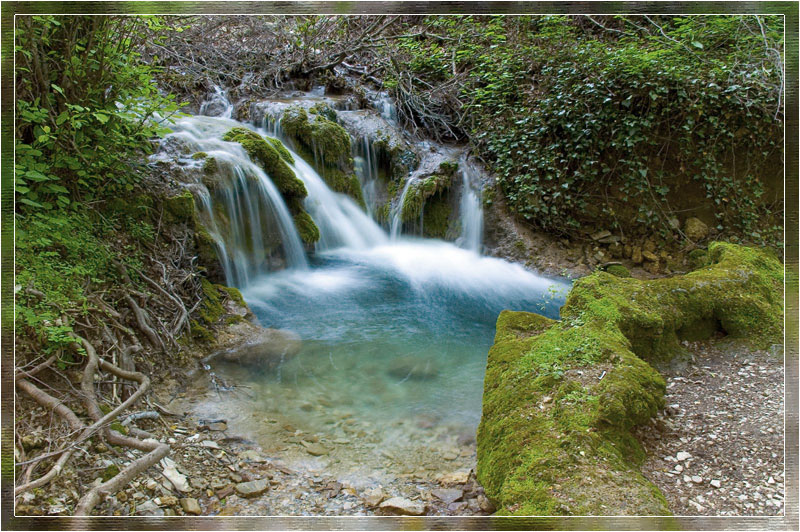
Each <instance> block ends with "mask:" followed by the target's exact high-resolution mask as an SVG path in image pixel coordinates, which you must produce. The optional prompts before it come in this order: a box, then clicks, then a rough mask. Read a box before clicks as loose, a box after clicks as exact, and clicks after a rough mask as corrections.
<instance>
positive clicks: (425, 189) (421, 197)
mask: <svg viewBox="0 0 800 532" xmlns="http://www.w3.org/2000/svg"><path fill="white" fill-rule="evenodd" d="M452 182H453V176H452V175H447V174H435V175H431V176H428V177H426V178H425V179H420V180H418V181H416V182H414V183H412V184H411V185H410V186H409V188H408V191H407V192H406V196H405V198H404V199H403V221H404V222H411V221H414V220H416V219H418V218H419V214H420V212H421V211H422V208H423V205H425V203H426V202H427V201H428V200H429V199H430V198H433V197H434V196H439V197H443V196H444V192H446V191H447V190H449V189H450V185H451V184H452Z"/></svg>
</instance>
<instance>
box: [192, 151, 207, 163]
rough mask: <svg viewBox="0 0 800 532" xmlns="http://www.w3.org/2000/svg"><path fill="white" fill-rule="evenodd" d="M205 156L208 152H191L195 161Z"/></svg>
mask: <svg viewBox="0 0 800 532" xmlns="http://www.w3.org/2000/svg"><path fill="white" fill-rule="evenodd" d="M206 157H208V154H207V153H206V152H204V151H198V152H196V153H194V154H192V159H194V160H196V161H199V160H200V159H205V158H206Z"/></svg>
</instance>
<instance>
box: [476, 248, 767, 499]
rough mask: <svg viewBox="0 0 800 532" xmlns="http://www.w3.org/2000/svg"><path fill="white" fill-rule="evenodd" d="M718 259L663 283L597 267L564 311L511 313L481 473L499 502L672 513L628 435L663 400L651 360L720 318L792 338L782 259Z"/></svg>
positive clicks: (488, 390) (496, 351) (489, 397)
mask: <svg viewBox="0 0 800 532" xmlns="http://www.w3.org/2000/svg"><path fill="white" fill-rule="evenodd" d="M709 260H710V265H709V266H706V267H704V268H702V269H700V270H697V271H694V272H692V273H689V274H687V275H685V276H681V277H674V278H666V279H657V280H653V281H639V280H636V279H630V278H620V277H617V276H614V275H611V274H609V273H606V272H595V273H594V274H592V275H590V276H588V277H585V278H583V279H580V280H579V281H577V282H576V283H575V285H574V287H573V289H572V291H571V292H570V294H569V296H568V298H567V301H566V303H565V304H564V306H563V307H562V309H561V321H559V322H555V321H553V320H549V319H547V318H544V317H542V316H538V315H536V314H528V313H524V312H510V311H504V312H503V313H502V314H501V315H500V317H499V318H498V321H497V335H496V337H495V344H494V346H493V347H492V348H491V350H490V351H489V362H488V366H487V371H486V378H485V381H484V401H483V417H482V419H481V424H480V427H479V429H478V470H477V475H478V480H479V481H480V482H481V484H482V485H483V487H484V488H485V490H486V494H487V496H489V497H490V498H491V499H492V500H494V501H495V502H496V503H497V504H498V506H499V508H500V513H501V514H518V515H551V514H574V515H578V514H580V515H602V514H606V515H608V514H639V515H645V514H665V513H668V511H667V507H666V501H665V500H664V498H663V496H661V494H660V493H659V492H658V490H657V489H656V488H655V487H654V486H653V485H652V484H650V483H649V481H647V480H646V479H645V478H644V477H643V476H642V475H641V473H640V472H639V471H638V469H637V466H638V464H639V463H641V461H642V460H643V459H644V453H643V451H642V449H641V447H640V445H639V443H638V442H637V441H636V440H635V439H634V437H633V436H632V435H631V433H630V429H631V428H632V427H634V426H636V425H640V424H642V423H645V422H647V421H648V420H649V419H650V418H651V417H652V416H653V415H654V414H655V413H656V411H657V409H658V408H660V407H662V406H663V404H664V392H665V383H664V380H663V379H662V378H661V376H660V375H659V374H658V373H657V372H656V371H655V370H654V369H653V368H652V367H651V366H650V365H649V364H648V363H647V362H651V363H664V362H667V361H669V360H670V359H672V358H674V357H677V356H681V355H682V353H683V350H682V347H681V345H680V340H683V339H691V340H696V339H700V338H708V337H709V336H710V335H711V334H712V333H714V332H715V331H717V330H720V329H721V330H723V331H724V332H726V333H727V334H728V335H729V336H731V337H734V338H739V339H741V340H743V341H747V342H750V343H752V344H753V345H754V346H756V347H760V348H763V347H767V346H769V345H770V344H771V343H773V342H780V341H781V337H782V323H783V306H782V304H783V303H782V302H783V292H782V286H783V268H782V266H781V264H780V262H779V261H778V260H777V259H776V258H775V257H774V256H773V255H771V254H770V253H769V252H767V251H764V250H759V249H753V248H746V247H739V246H735V245H732V244H723V243H717V244H714V245H712V246H711V248H710V249H709ZM646 361H647V362H646Z"/></svg>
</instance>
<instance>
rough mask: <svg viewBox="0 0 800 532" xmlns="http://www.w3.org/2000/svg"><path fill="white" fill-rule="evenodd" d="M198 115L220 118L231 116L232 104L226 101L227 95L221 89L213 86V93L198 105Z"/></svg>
mask: <svg viewBox="0 0 800 532" xmlns="http://www.w3.org/2000/svg"><path fill="white" fill-rule="evenodd" d="M200 114H201V115H203V116H218V117H220V118H231V117H232V116H233V104H232V103H231V102H230V100H228V94H227V93H226V92H225V90H223V89H222V87H218V86H216V85H214V92H213V93H212V94H210V95H209V97H208V99H207V100H206V101H204V102H203V103H202V104H201V105H200Z"/></svg>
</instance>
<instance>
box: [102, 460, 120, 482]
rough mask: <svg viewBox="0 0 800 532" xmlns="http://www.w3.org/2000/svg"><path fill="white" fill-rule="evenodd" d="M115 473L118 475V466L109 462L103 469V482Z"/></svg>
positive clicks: (114, 475)
mask: <svg viewBox="0 0 800 532" xmlns="http://www.w3.org/2000/svg"><path fill="white" fill-rule="evenodd" d="M117 475H119V466H117V465H115V464H111V465H110V466H108V467H106V468H105V470H103V477H102V478H103V482H108V481H109V480H111V479H112V478H114V477H116V476H117Z"/></svg>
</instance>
